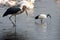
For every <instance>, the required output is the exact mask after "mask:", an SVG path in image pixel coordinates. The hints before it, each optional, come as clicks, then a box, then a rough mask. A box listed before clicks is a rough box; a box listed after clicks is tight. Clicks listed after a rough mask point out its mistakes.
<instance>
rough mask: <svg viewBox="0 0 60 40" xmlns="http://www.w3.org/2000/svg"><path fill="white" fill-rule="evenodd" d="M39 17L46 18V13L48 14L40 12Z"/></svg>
mask: <svg viewBox="0 0 60 40" xmlns="http://www.w3.org/2000/svg"><path fill="white" fill-rule="evenodd" d="M39 18H40V19H45V18H47V15H46V14H40V15H39Z"/></svg>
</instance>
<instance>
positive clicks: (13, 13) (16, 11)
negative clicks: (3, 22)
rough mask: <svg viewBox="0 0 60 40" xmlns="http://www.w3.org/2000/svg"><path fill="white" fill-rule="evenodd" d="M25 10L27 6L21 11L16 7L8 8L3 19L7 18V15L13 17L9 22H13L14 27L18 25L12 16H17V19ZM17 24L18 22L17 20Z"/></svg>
mask: <svg viewBox="0 0 60 40" xmlns="http://www.w3.org/2000/svg"><path fill="white" fill-rule="evenodd" d="M25 10H26V6H25V5H24V6H23V7H22V9H20V7H16V6H14V7H10V8H8V9H7V11H6V12H5V13H4V14H3V17H5V16H7V15H11V16H10V17H9V20H10V21H11V23H12V24H13V25H16V24H15V23H14V22H13V21H12V19H11V17H12V16H15V18H16V15H17V14H21V13H23V12H24V11H25ZM15 22H16V19H15Z"/></svg>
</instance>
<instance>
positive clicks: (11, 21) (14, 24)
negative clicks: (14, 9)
mask: <svg viewBox="0 0 60 40" xmlns="http://www.w3.org/2000/svg"><path fill="white" fill-rule="evenodd" d="M11 17H12V16H10V17H9V20H10V21H11V23H12V24H13V26H16V25H15V23H14V22H13V21H12V19H11Z"/></svg>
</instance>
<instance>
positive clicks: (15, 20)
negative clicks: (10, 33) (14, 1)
mask: <svg viewBox="0 0 60 40" xmlns="http://www.w3.org/2000/svg"><path fill="white" fill-rule="evenodd" d="M15 26H16V15H15Z"/></svg>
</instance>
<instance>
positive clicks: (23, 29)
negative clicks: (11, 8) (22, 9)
mask: <svg viewBox="0 0 60 40" xmlns="http://www.w3.org/2000/svg"><path fill="white" fill-rule="evenodd" d="M34 5H35V8H34V12H33V13H32V14H30V15H29V16H26V14H25V13H22V14H21V15H17V17H16V21H17V22H16V32H17V35H18V37H19V38H20V35H23V36H24V38H26V39H25V40H60V4H58V3H56V2H55V0H36V1H35V4H34ZM7 8H8V7H0V40H4V38H5V36H6V34H7V33H8V32H10V31H13V30H12V29H13V25H12V24H11V22H10V20H9V16H6V17H4V18H3V17H2V15H3V14H4V12H5V11H6V10H7ZM41 13H43V14H50V15H51V19H50V18H47V19H45V20H44V23H42V24H41V23H40V20H35V19H34V17H35V16H36V15H38V14H41ZM12 19H13V20H14V17H12ZM2 38H3V39H2ZM22 39H23V38H22Z"/></svg>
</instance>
